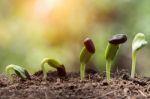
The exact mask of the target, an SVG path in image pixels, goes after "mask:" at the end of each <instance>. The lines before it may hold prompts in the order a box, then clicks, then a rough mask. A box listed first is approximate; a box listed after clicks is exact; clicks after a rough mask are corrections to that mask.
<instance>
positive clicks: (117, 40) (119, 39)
mask: <svg viewBox="0 0 150 99" xmlns="http://www.w3.org/2000/svg"><path fill="white" fill-rule="evenodd" d="M126 41H127V36H126V35H125V34H116V35H114V36H113V37H112V38H111V39H109V43H111V44H121V43H125V42H126Z"/></svg>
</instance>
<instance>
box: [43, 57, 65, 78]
mask: <svg viewBox="0 0 150 99" xmlns="http://www.w3.org/2000/svg"><path fill="white" fill-rule="evenodd" d="M45 63H47V64H48V65H49V66H51V67H53V68H55V69H57V73H58V76H66V70H65V67H64V65H63V64H60V63H59V62H58V61H56V60H54V59H49V58H45V59H43V60H42V62H41V68H42V71H43V74H44V77H43V78H44V79H46V78H47V74H46V71H45V67H44V65H45Z"/></svg>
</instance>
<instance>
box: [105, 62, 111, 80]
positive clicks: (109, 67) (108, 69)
mask: <svg viewBox="0 0 150 99" xmlns="http://www.w3.org/2000/svg"><path fill="white" fill-rule="evenodd" d="M110 70H111V61H109V60H107V61H106V78H107V81H109V80H110Z"/></svg>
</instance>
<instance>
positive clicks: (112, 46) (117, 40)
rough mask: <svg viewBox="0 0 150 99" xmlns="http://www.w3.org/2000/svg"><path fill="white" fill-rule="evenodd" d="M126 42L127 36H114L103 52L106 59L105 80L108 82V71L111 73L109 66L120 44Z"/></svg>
mask: <svg viewBox="0 0 150 99" xmlns="http://www.w3.org/2000/svg"><path fill="white" fill-rule="evenodd" d="M126 41H127V36H126V35H124V34H116V35H114V36H113V37H112V38H111V39H110V40H109V43H108V45H107V48H106V51H105V58H106V78H107V80H108V81H109V80H110V71H111V64H112V62H113V60H114V58H115V56H116V55H117V52H118V49H119V46H120V44H122V43H125V42H126Z"/></svg>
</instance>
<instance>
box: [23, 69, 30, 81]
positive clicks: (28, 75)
mask: <svg viewBox="0 0 150 99" xmlns="http://www.w3.org/2000/svg"><path fill="white" fill-rule="evenodd" d="M24 73H25V75H26V77H27V79H29V80H31V77H30V74H29V73H28V71H27V70H24Z"/></svg>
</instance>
